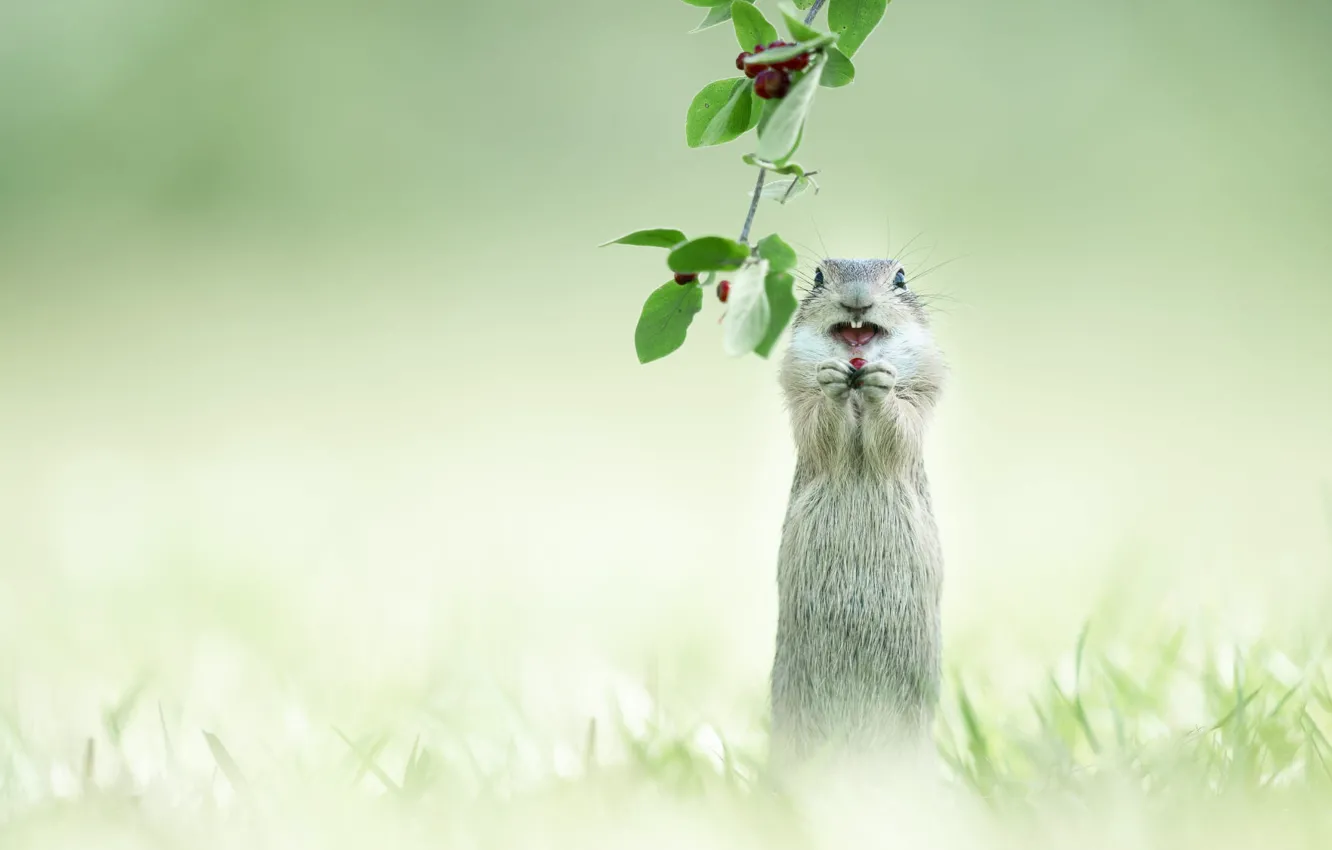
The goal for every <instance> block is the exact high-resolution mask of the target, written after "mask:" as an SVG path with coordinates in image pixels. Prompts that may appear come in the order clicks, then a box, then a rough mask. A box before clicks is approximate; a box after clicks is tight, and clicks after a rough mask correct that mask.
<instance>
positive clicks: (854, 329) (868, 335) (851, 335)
mask: <svg viewBox="0 0 1332 850" xmlns="http://www.w3.org/2000/svg"><path fill="white" fill-rule="evenodd" d="M887 334H888V332H887V331H885V330H884V329H883V328H881V327H879V326H878V325H876V324H874V323H873V322H842V323H841V324H837V325H833V328H832V335H833V338H834V339H839V340H841V341H842V342H844V343H846V344H847V345H849V346H850V347H851V348H853V349H856V348H861V347H863V346H866V345H869V344H870V343H871V342H872V341H874V340H875V339H876V338H878V337H879V336H886V335H887Z"/></svg>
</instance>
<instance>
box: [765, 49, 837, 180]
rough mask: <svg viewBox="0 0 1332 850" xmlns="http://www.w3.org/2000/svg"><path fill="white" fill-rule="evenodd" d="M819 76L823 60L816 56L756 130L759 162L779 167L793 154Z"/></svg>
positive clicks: (817, 84)
mask: <svg viewBox="0 0 1332 850" xmlns="http://www.w3.org/2000/svg"><path fill="white" fill-rule="evenodd" d="M822 74H823V60H822V57H820V56H817V55H816V56H815V58H814V60H813V61H812V62H811V63H810V66H809V70H808V71H806V72H805V73H804V74H803V75H802V76H801V77H800V79H799V80H798V81H796V83H795V85H793V86H792V87H791V91H790V92H789V93H788V94H787V95H786V97H785V98H783V99H782V100H781V101H779V105H778V106H777V107H776V108H775V109H774V110H773V111H772V112H771V114H770V115H768V116H767V124H766V126H764V127H762V128H761V129H760V130H759V143H758V150H757V151H756V152H755V155H756V156H757V157H758V158H759V159H766V160H767V161H769V162H776V163H779V164H780V163H784V162H785V161H786V160H787V159H788V158H789V157H790V156H791V155H792V154H794V153H795V152H796V148H797V147H799V146H800V137H801V133H802V131H803V130H804V127H805V119H806V118H807V117H809V110H810V107H811V106H812V105H813V103H814V94H815V93H816V92H817V91H818V90H819V78H820V77H821V76H822Z"/></svg>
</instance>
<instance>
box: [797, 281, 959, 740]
mask: <svg viewBox="0 0 1332 850" xmlns="http://www.w3.org/2000/svg"><path fill="white" fill-rule="evenodd" d="M793 327H794V330H793V333H792V338H791V344H790V348H789V349H788V351H787V353H786V358H785V361H784V362H783V365H782V370H781V384H782V389H783V391H784V393H785V396H786V404H787V407H788V409H789V410H790V414H791V424H792V428H793V430H794V433H795V441H796V448H797V462H796V471H795V480H794V483H793V484H792V486H791V501H790V506H789V507H788V509H787V514H786V522H785V525H784V527H783V531H782V544H781V552H780V555H779V558H778V565H777V588H778V596H779V616H778V626H777V651H776V658H775V660H774V664H773V671H772V713H773V717H772V720H773V722H772V732H773V758H774V762H775V763H782V762H791V761H801V760H804V759H807V758H809V757H811V756H814V755H816V754H818V753H820V752H822V751H825V750H831V751H832V754H838V753H844V754H849V755H868V754H872V753H874V752H878V751H882V750H883V749H884V748H886V747H888V746H890V745H895V744H919V743H920V742H921V741H922V740H923V739H924V738H925V737H926V736H927V735H928V730H929V726H930V721H931V718H932V717H933V712H934V704H935V701H936V699H937V697H938V693H939V679H940V642H941V636H940V617H939V602H940V592H941V587H942V581H943V560H942V556H941V553H940V548H939V536H938V530H937V528H936V526H935V521H934V515H933V512H932V510H931V506H930V495H929V487H928V482H927V480H926V475H925V463H924V456H923V452H922V442H923V438H924V435H925V428H926V425H927V423H928V421H929V419H930V415H931V412H932V410H933V408H934V405H935V402H936V400H937V398H938V396H939V391H940V387H941V384H942V381H943V377H944V374H945V371H946V370H945V366H944V362H943V357H942V355H941V354H940V352H939V350H938V348H937V347H936V345H935V342H934V337H933V334H932V333H931V331H930V328H929V321H928V317H927V316H926V314H925V310H924V307H923V306H922V305H921V303H920V301H919V300H918V299H917V297H916V296H915V294H914V293H912V292H911V290H910V289H909V288H908V287H907V281H906V273H905V271H904V270H903V268H902V266H901V265H900V264H899V263H897V262H895V261H891V260H826V261H824V262H822V263H821V264H820V267H819V270H818V272H816V274H815V281H814V286H813V289H812V290H811V291H810V292H809V294H808V295H807V296H806V297H805V299H804V301H803V302H802V303H801V305H800V309H799V312H798V313H797V314H796V318H795V322H794V325H793Z"/></svg>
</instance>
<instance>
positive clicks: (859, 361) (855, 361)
mask: <svg viewBox="0 0 1332 850" xmlns="http://www.w3.org/2000/svg"><path fill="white" fill-rule="evenodd" d="M851 367H852V368H854V369H864V368H865V358H864V357H852V358H851Z"/></svg>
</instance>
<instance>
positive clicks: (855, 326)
mask: <svg viewBox="0 0 1332 850" xmlns="http://www.w3.org/2000/svg"><path fill="white" fill-rule="evenodd" d="M863 324H865V323H864V322H862V321H860V320H859V319H856V320H855V321H854V322H852V323H851V327H852V328H853V329H855V330H860V326H861V325H863Z"/></svg>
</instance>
